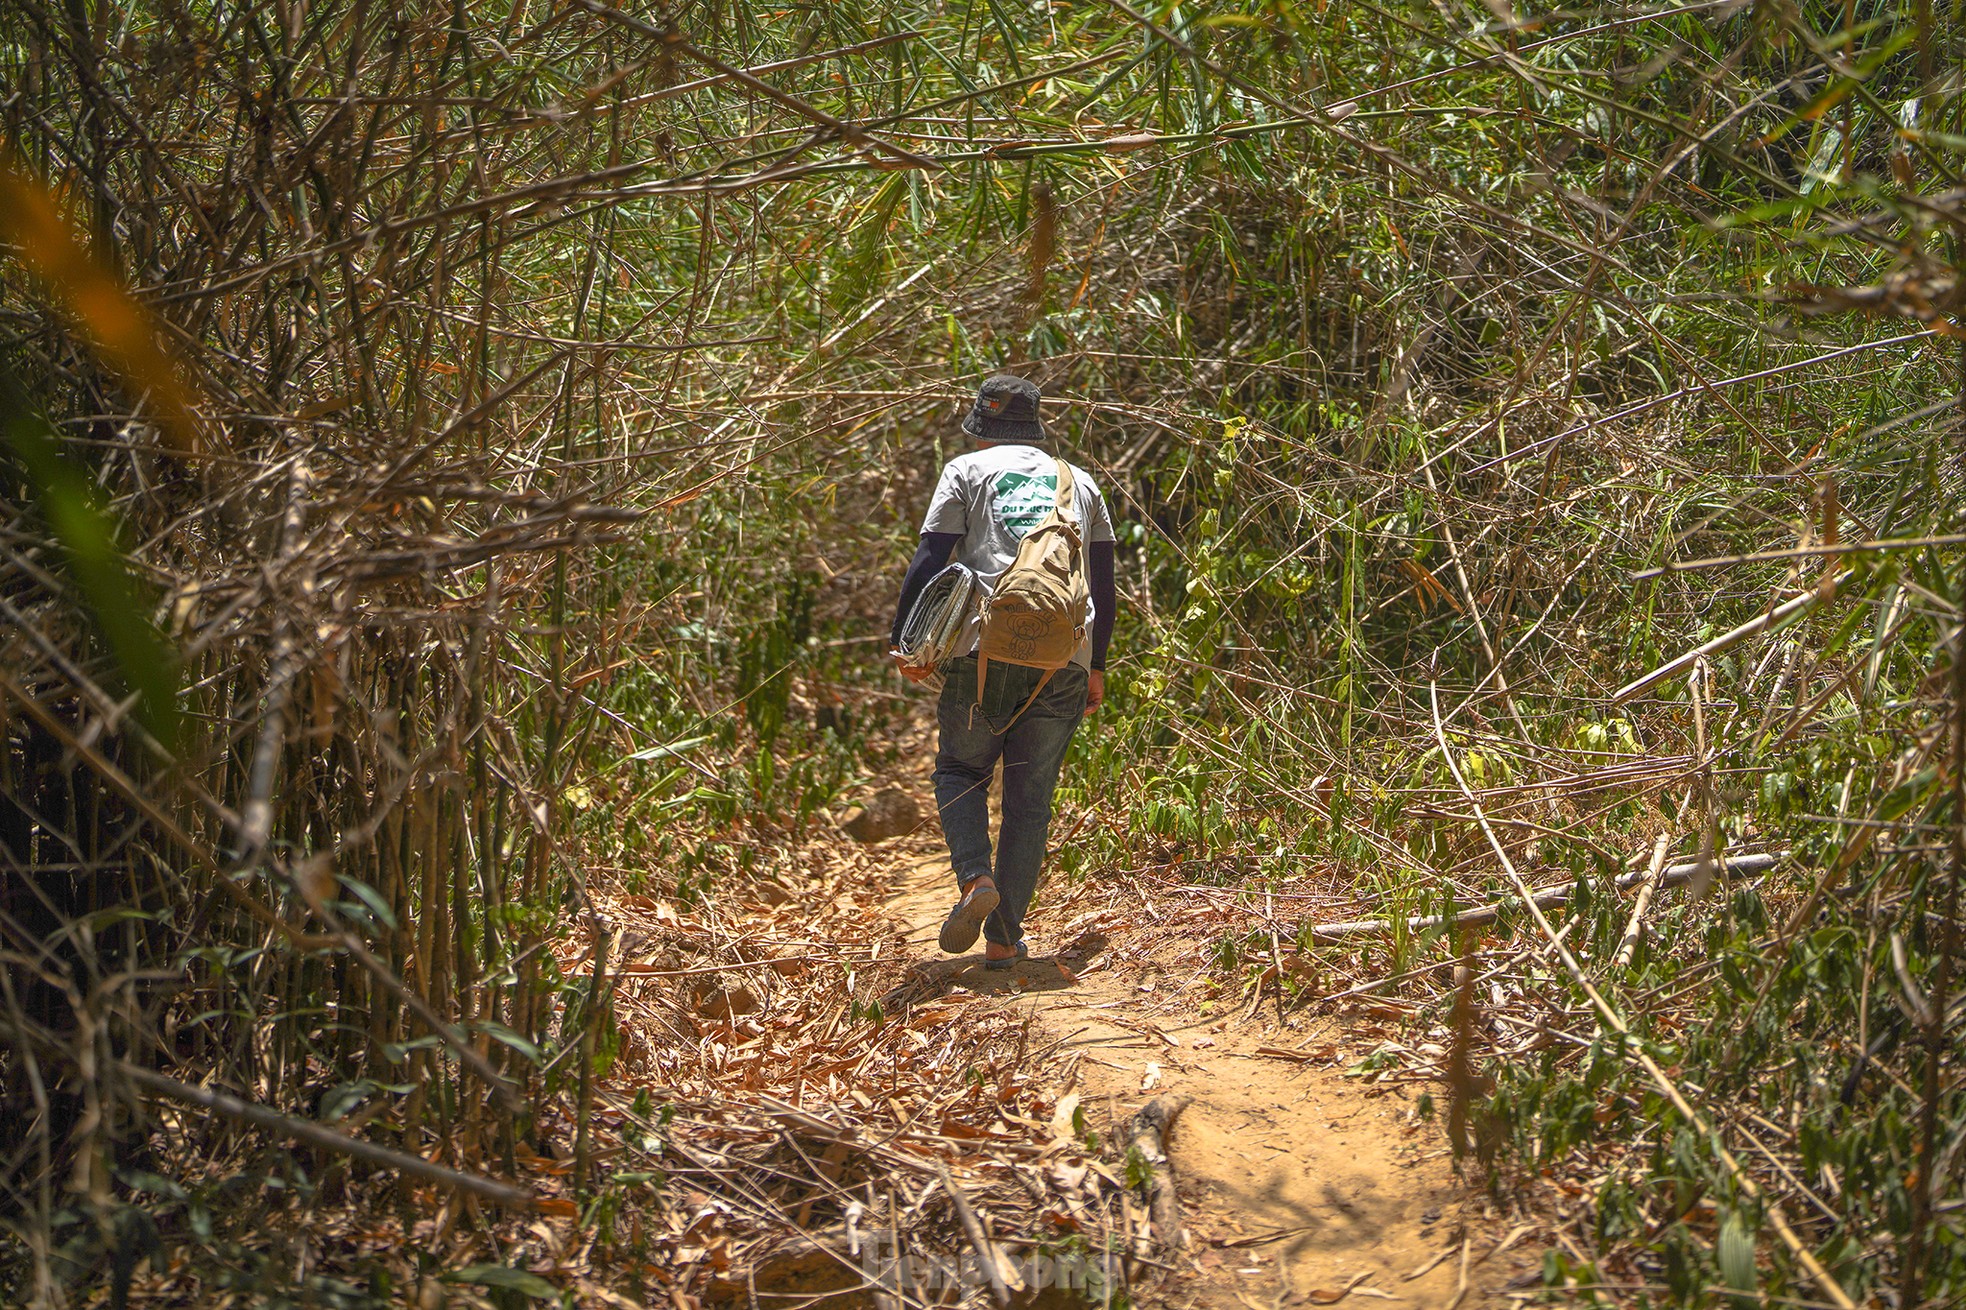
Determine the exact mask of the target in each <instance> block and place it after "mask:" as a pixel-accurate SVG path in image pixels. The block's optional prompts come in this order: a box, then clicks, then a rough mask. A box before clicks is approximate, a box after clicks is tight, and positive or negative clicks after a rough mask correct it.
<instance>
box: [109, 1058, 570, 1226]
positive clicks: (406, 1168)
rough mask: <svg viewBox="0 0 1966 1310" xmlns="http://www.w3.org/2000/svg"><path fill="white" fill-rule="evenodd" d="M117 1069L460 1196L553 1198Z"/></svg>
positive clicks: (162, 1091) (173, 1095) (149, 1086)
mask: <svg viewBox="0 0 1966 1310" xmlns="http://www.w3.org/2000/svg"><path fill="white" fill-rule="evenodd" d="M117 1070H118V1072H120V1073H121V1074H122V1075H123V1076H124V1077H125V1078H128V1079H129V1080H130V1081H131V1082H133V1083H135V1084H136V1085H137V1086H139V1087H142V1088H144V1089H146V1090H148V1091H151V1092H155V1093H156V1094H157V1095H159V1096H163V1097H168V1098H169V1099H171V1100H173V1101H177V1102H179V1103H181V1104H184V1105H194V1106H197V1107H198V1108H199V1109H201V1110H209V1111H211V1112H212V1113H213V1114H222V1115H224V1116H225V1117H226V1118H228V1119H238V1120H241V1121H243V1122H245V1123H249V1124H251V1125H253V1126H254V1127H255V1128H263V1129H265V1130H266V1131H268V1132H270V1133H276V1134H278V1135H280V1136H282V1137H291V1138H293V1139H294V1140H295V1141H300V1142H305V1143H307V1144H308V1145H309V1146H317V1147H320V1148H321V1149H322V1150H324V1151H333V1152H335V1153H337V1154H339V1155H350V1156H354V1157H355V1158H356V1159H358V1160H367V1161H368V1162H369V1163H371V1164H379V1165H381V1166H383V1167H384V1168H386V1169H395V1170H399V1171H400V1172H402V1173H406V1174H415V1175H416V1176H417V1177H419V1178H427V1179H429V1180H430V1181H431V1182H433V1183H438V1184H441V1185H442V1186H445V1187H451V1188H455V1189H456V1190H458V1191H460V1192H469V1193H471V1194H472V1195H473V1196H481V1197H483V1198H485V1199H486V1200H488V1201H493V1202H496V1203H497V1204H499V1205H503V1206H507V1207H510V1208H511V1209H514V1210H532V1211H538V1210H542V1209H545V1208H546V1207H545V1205H544V1204H543V1202H545V1201H546V1200H548V1198H544V1197H539V1196H535V1195H534V1194H533V1193H532V1192H531V1191H529V1190H527V1189H526V1188H523V1187H515V1186H513V1185H512V1184H511V1183H501V1182H499V1181H498V1180H497V1179H494V1178H486V1177H484V1176H483V1175H482V1174H468V1173H465V1172H463V1171H462V1170H458V1169H449V1168H446V1167H445V1166H443V1165H440V1164H432V1163H430V1162H429V1161H428V1160H422V1159H419V1158H417V1157H416V1156H414V1155H409V1154H406V1153H404V1152H402V1151H392V1150H391V1149H389V1148H388V1147H386V1146H377V1145H376V1144H375V1143H374V1142H365V1141H363V1140H362V1139H361V1138H359V1137H350V1136H349V1135H348V1134H347V1133H344V1132H340V1131H338V1130H336V1129H333V1128H329V1127H327V1126H326V1125H325V1124H317V1123H310V1122H308V1121H307V1120H305V1119H296V1118H294V1117H293V1116H292V1115H286V1114H281V1113H280V1112H279V1111H278V1110H272V1109H269V1108H267V1107H266V1106H263V1105H260V1104H258V1103H256V1102H253V1101H244V1100H241V1099H239V1098H238V1097H236V1096H231V1095H228V1094H227V1093H225V1092H215V1091H212V1090H211V1089H210V1088H206V1087H193V1086H191V1085H190V1084H189V1083H181V1082H179V1081H178V1080H177V1079H175V1078H169V1077H166V1076H165V1075H163V1074H161V1073H156V1072H153V1071H152V1070H149V1069H144V1068H141V1067H139V1066H137V1065H134V1064H131V1063H129V1062H128V1061H119V1062H118V1064H117Z"/></svg>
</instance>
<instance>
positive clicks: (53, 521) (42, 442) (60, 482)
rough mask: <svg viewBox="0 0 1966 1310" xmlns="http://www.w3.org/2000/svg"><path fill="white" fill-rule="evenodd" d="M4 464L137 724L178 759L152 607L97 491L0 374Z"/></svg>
mask: <svg viewBox="0 0 1966 1310" xmlns="http://www.w3.org/2000/svg"><path fill="white" fill-rule="evenodd" d="M6 456H10V457H11V459H10V460H5V459H4V457H6ZM0 460H4V462H0V472H3V471H4V469H5V464H6V463H12V464H13V466H14V468H15V469H16V470H17V472H18V475H19V477H20V479H21V480H22V481H23V482H25V483H26V484H27V488H28V490H29V491H30V492H31V494H32V495H33V496H34V497H35V499H36V500H37V501H38V502H39V504H40V507H41V513H42V516H43V517H44V518H45V519H46V520H47V522H48V527H49V528H50V529H51V530H52V531H53V533H54V536H55V539H56V540H57V541H59V542H60V543H61V547H62V553H63V555H64V557H65V559H66V562H67V565H68V574H69V577H70V578H71V579H72V580H73V581H74V583H75V586H76V589H77V591H79V592H80V594H81V598H82V600H83V602H84V604H85V605H86V606H87V608H88V611H89V616H90V618H91V619H93V620H94V623H95V627H96V630H97V632H98V633H100V634H101V636H102V639H103V643H104V644H105V645H106V646H107V647H108V648H109V653H110V655H111V657H112V658H114V659H115V661H116V667H117V671H118V672H119V673H120V674H121V675H122V679H123V686H124V687H125V688H126V689H127V690H129V691H132V692H135V693H136V695H137V703H136V717H137V721H138V722H139V723H141V724H142V725H143V727H144V729H145V730H146V731H147V732H149V733H150V735H151V736H152V737H154V738H156V739H157V741H158V742H159V743H161V744H162V745H163V746H164V748H165V749H166V750H170V751H175V749H176V747H177V740H178V704H177V694H178V688H177V661H176V660H175V659H174V658H173V657H172V655H171V652H170V649H169V647H168V646H167V644H166V643H165V641H164V639H163V637H162V635H160V634H159V633H158V631H157V629H156V627H155V626H154V625H153V624H152V623H151V622H150V619H149V606H147V605H145V604H144V603H143V601H142V598H141V596H140V594H139V591H138V588H137V585H136V581H135V579H134V578H133V577H132V576H131V575H130V571H129V568H128V566H127V565H126V564H125V563H124V560H123V554H122V551H121V549H120V548H119V547H118V546H117V543H116V530H115V525H114V523H113V522H112V520H111V519H110V517H109V515H108V513H107V512H106V511H105V510H104V509H103V507H102V505H101V504H100V502H99V500H98V498H97V495H96V492H95V487H94V484H93V483H92V482H91V480H90V478H89V476H88V474H86V473H85V472H83V471H82V469H81V468H80V467H78V466H77V465H76V464H75V463H74V461H72V460H70V459H69V458H68V456H67V455H66V454H64V453H63V451H62V449H61V442H60V439H59V438H58V437H56V435H55V433H54V431H53V430H52V429H50V428H49V426H48V424H47V422H46V421H45V420H43V419H42V418H41V416H40V415H39V414H37V413H35V412H34V409H33V408H32V406H30V405H29V404H28V402H27V398H26V396H25V394H24V393H23V392H22V391H21V389H20V386H19V384H18V383H17V382H16V381H15V379H14V377H13V376H12V374H10V373H0Z"/></svg>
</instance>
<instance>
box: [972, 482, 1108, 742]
mask: <svg viewBox="0 0 1966 1310" xmlns="http://www.w3.org/2000/svg"><path fill="white" fill-rule="evenodd" d="M1075 492H1076V486H1075V484H1074V481H1073V478H1072V466H1071V465H1069V464H1067V463H1066V462H1065V461H1064V460H1062V459H1061V460H1059V461H1058V490H1057V495H1056V496H1055V497H1054V499H1053V501H1052V506H1051V509H1050V510H1049V511H1047V512H1046V514H1045V516H1044V518H1042V519H1041V520H1039V522H1038V525H1037V526H1036V527H1034V528H1032V529H1031V530H1030V531H1029V532H1027V533H1025V534H1024V539H1023V541H1021V542H1019V543H1018V546H1017V558H1016V559H1015V560H1013V561H1011V565H1010V567H1009V568H1007V569H1005V570H1004V571H1003V576H1001V577H999V578H998V579H997V585H996V586H995V587H993V588H991V590H990V594H989V595H988V596H986V597H984V599H983V611H982V622H983V629H982V634H981V635H980V636H979V637H978V639H977V643H976V703H977V704H978V705H980V704H982V703H983V680H984V675H985V673H986V672H987V671H988V669H989V667H990V661H991V660H996V661H998V662H999V663H1003V664H1021V665H1024V666H1025V667H1026V668H1034V669H1043V670H1044V677H1043V678H1042V679H1040V680H1039V682H1038V685H1037V687H1036V688H1035V689H1033V690H1032V692H1031V698H1030V699H1029V700H1027V701H1025V702H1024V704H1023V706H1022V707H1021V708H1020V709H1019V710H1018V711H1017V713H1016V714H1015V715H1013V716H1011V720H1010V721H1011V723H1015V722H1017V720H1018V719H1020V718H1022V717H1023V716H1024V711H1025V710H1028V709H1030V708H1031V706H1033V705H1035V704H1036V703H1037V699H1038V697H1039V696H1040V695H1042V694H1043V692H1044V689H1045V686H1046V684H1048V683H1049V682H1050V681H1051V678H1052V675H1053V674H1055V673H1057V672H1058V670H1060V669H1062V668H1064V667H1065V666H1066V665H1067V664H1070V663H1071V662H1072V656H1073V655H1075V654H1077V653H1078V649H1079V645H1080V643H1082V642H1083V641H1084V640H1085V625H1086V616H1087V614H1088V612H1089V611H1090V610H1091V608H1092V590H1091V588H1090V586H1088V584H1087V582H1086V570H1085V533H1084V532H1083V531H1082V529H1081V525H1080V523H1079V515H1078V501H1077V499H1076V495H1075ZM1005 731H1009V726H1008V725H1005Z"/></svg>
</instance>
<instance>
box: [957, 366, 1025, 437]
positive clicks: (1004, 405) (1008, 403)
mask: <svg viewBox="0 0 1966 1310" xmlns="http://www.w3.org/2000/svg"><path fill="white" fill-rule="evenodd" d="M1042 394H1043V393H1041V392H1040V391H1039V390H1038V387H1037V384H1036V383H1035V382H1027V381H1025V380H1024V379H1023V378H1020V377H1012V376H1011V375H1010V374H1008V373H993V374H991V375H990V376H989V377H987V378H984V379H983V385H982V386H980V387H978V388H977V389H976V406H975V408H973V409H971V410H970V411H969V417H967V418H965V419H964V420H963V431H964V432H967V433H968V434H969V435H970V436H972V437H975V438H976V439H977V440H978V441H1023V442H1029V443H1030V444H1032V445H1041V444H1043V442H1044V420H1043V419H1042V418H1041V417H1039V415H1038V397H1039V396H1040V395H1042Z"/></svg>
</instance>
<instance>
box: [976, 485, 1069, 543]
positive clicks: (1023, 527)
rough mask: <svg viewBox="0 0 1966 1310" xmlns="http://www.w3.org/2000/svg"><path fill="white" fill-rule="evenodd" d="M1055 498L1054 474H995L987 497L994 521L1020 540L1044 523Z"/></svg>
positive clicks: (1056, 496) (1056, 493) (1055, 500)
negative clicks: (988, 497)
mask: <svg viewBox="0 0 1966 1310" xmlns="http://www.w3.org/2000/svg"><path fill="white" fill-rule="evenodd" d="M1057 500H1058V475H1057V474H1056V473H1035V474H1034V473H999V474H997V481H996V485H995V487H994V488H993V494H992V495H991V497H990V503H991V507H992V509H993V511H994V512H995V514H996V516H997V522H999V523H1001V524H1003V526H1004V529H1005V530H1006V531H1007V532H1009V533H1010V535H1011V536H1013V537H1016V538H1017V539H1018V540H1020V541H1021V540H1023V538H1024V534H1025V533H1027V532H1029V531H1030V530H1031V529H1032V528H1035V527H1036V526H1038V524H1040V523H1042V522H1044V516H1045V515H1046V514H1047V513H1049V512H1050V511H1051V507H1052V505H1053V504H1055V503H1056V502H1057Z"/></svg>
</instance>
